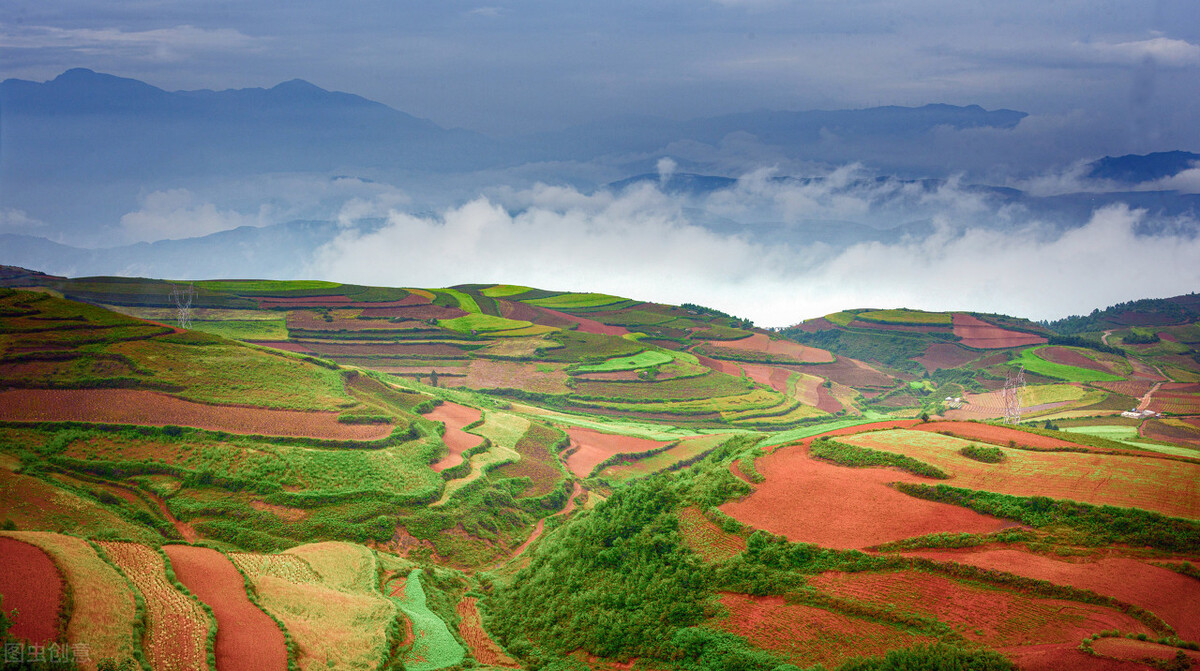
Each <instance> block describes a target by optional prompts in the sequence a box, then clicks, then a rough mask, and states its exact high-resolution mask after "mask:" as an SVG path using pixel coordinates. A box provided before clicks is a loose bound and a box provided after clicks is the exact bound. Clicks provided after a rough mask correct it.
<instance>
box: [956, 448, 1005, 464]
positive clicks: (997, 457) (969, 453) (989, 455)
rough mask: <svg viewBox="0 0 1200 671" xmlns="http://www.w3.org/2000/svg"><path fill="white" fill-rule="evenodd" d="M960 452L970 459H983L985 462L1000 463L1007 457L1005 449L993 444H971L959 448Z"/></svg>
mask: <svg viewBox="0 0 1200 671" xmlns="http://www.w3.org/2000/svg"><path fill="white" fill-rule="evenodd" d="M958 453H959V454H961V455H963V456H964V457H966V458H968V459H974V460H975V461H982V462H983V463H985V464H998V463H1000V462H1002V461H1004V459H1005V456H1004V450H1001V449H1000V448H998V447H993V446H991V445H975V444H971V445H967V446H966V447H964V448H962V449H961V450H959V451H958Z"/></svg>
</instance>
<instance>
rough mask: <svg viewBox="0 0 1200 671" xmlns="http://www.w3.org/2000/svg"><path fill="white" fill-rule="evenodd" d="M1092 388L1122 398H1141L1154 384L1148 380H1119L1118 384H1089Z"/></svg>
mask: <svg viewBox="0 0 1200 671" xmlns="http://www.w3.org/2000/svg"><path fill="white" fill-rule="evenodd" d="M1088 384H1090V385H1092V386H1093V387H1099V388H1101V389H1104V390H1106V391H1111V392H1113V393H1116V394H1122V395H1124V396H1132V397H1133V398H1141V397H1143V396H1145V395H1146V392H1148V391H1150V390H1151V389H1152V388H1153V387H1154V383H1153V382H1151V381H1149V380H1136V379H1135V380H1121V381H1119V382H1089V383H1088Z"/></svg>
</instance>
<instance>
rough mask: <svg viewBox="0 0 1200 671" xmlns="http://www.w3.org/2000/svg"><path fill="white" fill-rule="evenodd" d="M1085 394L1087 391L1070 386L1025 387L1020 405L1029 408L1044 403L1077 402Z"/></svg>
mask: <svg viewBox="0 0 1200 671" xmlns="http://www.w3.org/2000/svg"><path fill="white" fill-rule="evenodd" d="M1086 394H1087V390H1085V389H1083V388H1081V387H1076V386H1074V385H1070V384H1038V385H1031V386H1028V387H1025V395H1024V397H1023V398H1022V399H1021V404H1022V405H1023V406H1025V407H1026V408H1028V407H1029V406H1034V405H1042V404H1044V403H1060V402H1062V401H1078V400H1080V399H1082V398H1083V397H1084V396H1085V395H1086Z"/></svg>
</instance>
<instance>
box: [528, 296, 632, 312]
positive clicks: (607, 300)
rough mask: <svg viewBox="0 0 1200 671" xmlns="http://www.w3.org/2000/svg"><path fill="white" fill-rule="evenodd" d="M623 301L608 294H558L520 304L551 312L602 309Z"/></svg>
mask: <svg viewBox="0 0 1200 671" xmlns="http://www.w3.org/2000/svg"><path fill="white" fill-rule="evenodd" d="M624 301H625V299H624V298H621V297H620V296H610V295H608V294H559V295H558V296H550V297H548V298H531V299H528V300H525V301H522V302H523V303H528V304H529V305H536V306H538V307H541V308H550V309H551V310H571V309H573V308H597V307H603V306H607V305H613V304H614V303H621V302H624Z"/></svg>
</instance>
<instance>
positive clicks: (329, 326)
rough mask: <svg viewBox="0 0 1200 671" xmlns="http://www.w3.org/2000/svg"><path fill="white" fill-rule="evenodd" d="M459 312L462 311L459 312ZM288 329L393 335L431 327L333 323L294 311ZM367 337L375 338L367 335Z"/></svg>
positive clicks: (338, 319)
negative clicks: (386, 333) (370, 332)
mask: <svg viewBox="0 0 1200 671" xmlns="http://www.w3.org/2000/svg"><path fill="white" fill-rule="evenodd" d="M417 309H420V308H417ZM459 312H462V311H461V310H459ZM463 314H466V313H463ZM287 328H288V329H289V330H294V329H303V330H306V331H372V332H377V331H386V332H388V333H389V334H391V333H394V332H398V331H412V330H414V329H428V328H429V325H428V324H426V323H424V322H423V321H420V320H416V319H409V320H406V321H400V322H394V321H390V320H387V319H356V318H354V317H350V318H345V317H339V316H335V317H334V318H333V320H332V321H325V319H324V318H322V317H321V316H320V315H318V314H316V313H315V312H309V311H307V310H293V311H291V312H289V313H288V316H287ZM365 337H374V336H372V335H370V334H367V335H366V336H365Z"/></svg>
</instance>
